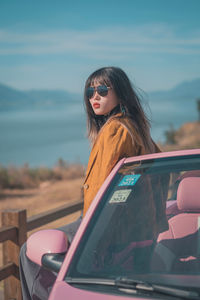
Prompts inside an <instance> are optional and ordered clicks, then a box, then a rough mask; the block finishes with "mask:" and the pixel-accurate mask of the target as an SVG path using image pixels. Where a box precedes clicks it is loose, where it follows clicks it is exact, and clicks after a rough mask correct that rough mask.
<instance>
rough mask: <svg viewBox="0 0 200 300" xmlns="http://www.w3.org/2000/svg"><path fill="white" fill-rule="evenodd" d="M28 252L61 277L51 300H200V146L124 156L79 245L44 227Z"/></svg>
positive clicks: (86, 223) (89, 217) (76, 240)
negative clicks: (192, 148)
mask: <svg viewBox="0 0 200 300" xmlns="http://www.w3.org/2000/svg"><path fill="white" fill-rule="evenodd" d="M27 255H28V257H29V258H30V259H31V260H32V261H34V262H36V263H38V264H39V265H44V266H45V267H46V268H48V269H50V270H52V272H54V273H55V272H56V273H57V279H56V282H55V284H54V286H53V288H52V290H51V294H50V298H49V299H50V300H64V299H65V300H66V299H70V300H80V299H87V300H90V299H91V300H94V299H96V300H98V299H101V300H104V299H105V300H112V299H113V300H114V299H116V300H117V299H119V300H122V299H124V300H125V299H143V300H144V299H200V149H196V150H186V151H176V152H168V153H157V154H151V155H145V156H138V157H132V158H124V159H122V160H121V161H120V162H119V163H118V164H117V165H116V167H115V168H114V169H113V171H112V172H111V174H110V175H109V176H108V178H107V179H106V181H105V182H104V184H103V186H102V187H101V189H100V190H99V192H98V194H97V195H96V197H95V199H94V200H93V202H92V205H91V206H90V208H89V210H88V212H87V214H86V216H85V217H84V219H83V221H82V223H81V225H80V227H79V229H78V231H77V233H76V235H75V238H74V239H73V241H72V244H71V245H70V246H68V241H67V237H66V236H65V234H64V233H63V232H61V231H59V230H42V231H38V232H37V233H35V234H33V235H32V236H31V237H30V238H29V239H28V243H27Z"/></svg>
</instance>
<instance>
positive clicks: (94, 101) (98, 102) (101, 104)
mask: <svg viewBox="0 0 200 300" xmlns="http://www.w3.org/2000/svg"><path fill="white" fill-rule="evenodd" d="M100 85H102V84H101V83H99V82H94V84H93V85H91V87H94V88H97V87H98V86H100ZM104 85H105V84H104ZM89 101H90V104H91V106H92V109H93V111H94V113H95V114H96V115H107V114H108V113H109V112H110V111H111V110H112V109H113V108H114V107H115V106H117V105H118V104H119V100H118V98H117V96H116V94H115V92H114V90H113V89H112V88H111V87H110V88H109V89H108V94H107V95H106V96H101V95H99V94H98V92H97V90H95V92H94V94H93V96H92V98H90V99H89Z"/></svg>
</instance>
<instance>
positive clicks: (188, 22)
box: [0, 0, 200, 92]
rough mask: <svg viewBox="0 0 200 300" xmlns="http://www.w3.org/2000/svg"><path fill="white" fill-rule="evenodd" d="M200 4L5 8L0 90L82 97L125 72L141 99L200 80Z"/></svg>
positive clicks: (188, 0) (33, 0) (4, 3)
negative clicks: (112, 73)
mask: <svg viewBox="0 0 200 300" xmlns="http://www.w3.org/2000/svg"><path fill="white" fill-rule="evenodd" d="M199 12H200V0H167V1H166V0H132V1H131V0H120V1H119V0H115V1H114V0H110V1H108V0H107V1H104V0H102V1H94V0H93V1H87V0H83V1H81V0H79V1H78V0H77V1H76V0H74V1H72V0H70V1H68V0H57V1H55V0H0V82H1V83H4V84H7V85H10V86H12V87H14V88H18V89H24V90H26V89H65V90H68V91H71V92H81V91H82V90H83V86H84V82H85V80H86V78H87V77H88V76H89V74H90V73H91V72H93V71H94V70H96V69H97V68H99V67H102V66H107V65H114V66H119V67H121V68H123V69H124V70H125V71H126V72H127V74H128V75H129V76H130V78H131V80H132V81H133V83H135V84H136V85H137V86H138V87H140V88H142V89H143V90H144V91H147V92H148V91H153V90H166V89H170V88H172V87H174V86H175V85H176V84H178V83H181V82H182V81H189V80H192V79H195V78H200V17H199Z"/></svg>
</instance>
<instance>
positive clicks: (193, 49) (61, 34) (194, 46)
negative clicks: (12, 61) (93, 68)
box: [0, 24, 200, 59]
mask: <svg viewBox="0 0 200 300" xmlns="http://www.w3.org/2000/svg"><path fill="white" fill-rule="evenodd" d="M199 36H200V35H199V34H198V32H197V33H196V34H194V33H193V34H192V33H191V34H190V35H189V36H184V37H182V36H181V34H180V33H178V31H177V30H176V29H173V28H171V27H170V26H167V25H165V24H149V25H144V26H137V27H132V28H130V27H127V28H126V27H109V28H101V29H98V30H97V29H96V30H91V31H74V30H61V31H52V32H42V33H29V34H24V33H20V32H9V31H3V30H0V45H1V49H0V55H24V54H26V55H45V54H68V53H70V54H75V55H78V56H84V57H93V58H96V59H107V58H109V59H110V56H111V53H112V57H115V58H116V59H117V58H119V59H120V58H122V57H124V55H131V54H132V53H155V54H157V53H161V54H162V53H166V54H183V55H194V54H196V55H199V54H200V37H199Z"/></svg>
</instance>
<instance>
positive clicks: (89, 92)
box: [86, 87, 94, 99]
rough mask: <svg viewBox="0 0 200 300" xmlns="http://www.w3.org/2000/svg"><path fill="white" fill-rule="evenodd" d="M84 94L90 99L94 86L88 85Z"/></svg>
mask: <svg viewBox="0 0 200 300" xmlns="http://www.w3.org/2000/svg"><path fill="white" fill-rule="evenodd" d="M86 95H87V98H88V99H90V98H92V96H93V95H94V88H93V87H89V88H88V89H87V91H86Z"/></svg>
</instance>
